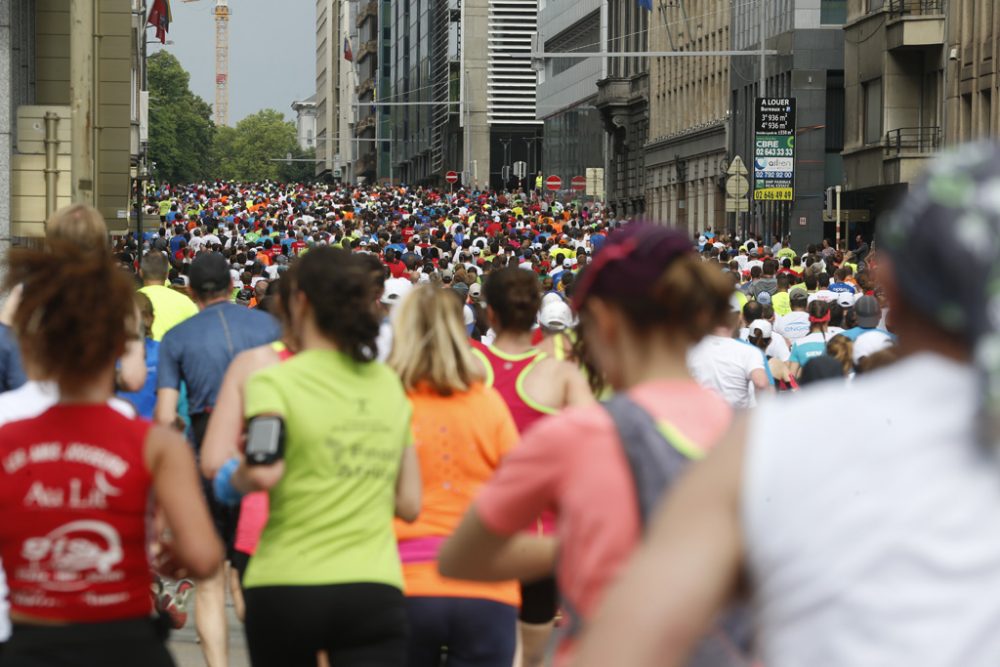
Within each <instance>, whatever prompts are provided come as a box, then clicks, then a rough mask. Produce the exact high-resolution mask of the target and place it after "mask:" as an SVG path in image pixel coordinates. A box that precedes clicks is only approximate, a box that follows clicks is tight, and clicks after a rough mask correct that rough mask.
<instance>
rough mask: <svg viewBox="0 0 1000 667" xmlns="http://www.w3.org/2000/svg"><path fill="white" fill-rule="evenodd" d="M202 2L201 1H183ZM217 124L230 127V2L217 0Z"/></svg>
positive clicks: (215, 111)
mask: <svg viewBox="0 0 1000 667" xmlns="http://www.w3.org/2000/svg"><path fill="white" fill-rule="evenodd" d="M182 1H183V2H200V0H182ZM213 13H214V14H215V108H214V109H213V111H214V116H215V124H216V126H219V127H221V126H223V125H229V0H215V11H214V12H213Z"/></svg>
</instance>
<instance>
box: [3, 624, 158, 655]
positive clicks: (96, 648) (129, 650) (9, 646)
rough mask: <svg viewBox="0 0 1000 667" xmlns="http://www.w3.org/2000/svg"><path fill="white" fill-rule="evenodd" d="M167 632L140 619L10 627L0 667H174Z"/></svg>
mask: <svg viewBox="0 0 1000 667" xmlns="http://www.w3.org/2000/svg"><path fill="white" fill-rule="evenodd" d="M166 635H167V630H166V629H165V628H164V627H163V626H162V625H159V624H157V622H156V621H153V620H150V619H146V618H142V619H132V620H127V621H110V622H107V623H80V624H75V625H51V626H49V625H15V626H14V634H13V635H12V636H11V638H10V641H8V642H7V643H6V644H5V645H3V654H2V655H0V667H48V666H50V665H59V666H60V667H94V666H95V665H100V666H101V667H134V666H135V665H143V667H173V665H174V661H173V659H172V658H171V657H170V653H169V652H168V651H167V647H166V645H165V644H164V641H165V639H166Z"/></svg>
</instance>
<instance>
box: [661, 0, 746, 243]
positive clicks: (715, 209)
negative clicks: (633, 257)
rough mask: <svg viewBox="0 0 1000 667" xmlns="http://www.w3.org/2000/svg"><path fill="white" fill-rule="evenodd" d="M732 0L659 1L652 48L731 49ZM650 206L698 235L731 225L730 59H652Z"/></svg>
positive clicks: (663, 217)
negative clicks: (728, 204)
mask: <svg viewBox="0 0 1000 667" xmlns="http://www.w3.org/2000/svg"><path fill="white" fill-rule="evenodd" d="M729 7H730V2H729V1H728V0H677V2H672V3H666V2H657V3H656V4H654V7H653V13H652V15H651V16H650V19H649V48H650V50H651V51H726V50H728V49H729V43H730V36H729V21H730V18H731V16H730V11H729ZM649 88H650V93H649V142H648V143H647V144H646V157H645V164H646V206H647V210H646V212H647V214H648V215H649V216H650V217H651V218H653V219H654V220H658V221H662V222H668V223H670V224H672V225H677V226H680V227H684V228H686V229H688V231H690V232H691V233H692V234H693V235H695V234H697V233H698V232H702V231H706V230H708V229H722V228H723V226H724V224H725V216H726V213H725V189H724V184H725V178H724V176H725V172H726V168H727V166H728V154H729V147H728V146H727V143H726V140H727V130H728V128H727V123H728V120H729V96H730V95H729V58H726V57H723V56H711V57H708V56H705V57H698V58H693V57H674V58H652V59H651V62H650V65H649Z"/></svg>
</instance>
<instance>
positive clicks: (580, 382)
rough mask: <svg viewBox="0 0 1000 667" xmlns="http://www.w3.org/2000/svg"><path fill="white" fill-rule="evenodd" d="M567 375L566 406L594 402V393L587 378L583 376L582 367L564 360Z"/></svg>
mask: <svg viewBox="0 0 1000 667" xmlns="http://www.w3.org/2000/svg"><path fill="white" fill-rule="evenodd" d="M562 363H563V366H564V367H565V370H564V373H565V375H566V407H573V406H575V405H587V404H588V403H593V402H594V394H593V393H592V392H591V391H590V385H589V384H587V378H585V377H584V376H583V373H582V372H580V369H579V368H578V367H577V366H576V365H575V364H571V363H569V362H567V361H564V362H562Z"/></svg>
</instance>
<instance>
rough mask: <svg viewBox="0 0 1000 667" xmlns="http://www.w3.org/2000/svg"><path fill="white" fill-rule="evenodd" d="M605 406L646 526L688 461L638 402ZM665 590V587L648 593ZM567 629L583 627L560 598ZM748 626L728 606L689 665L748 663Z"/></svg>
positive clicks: (617, 400)
mask: <svg viewBox="0 0 1000 667" xmlns="http://www.w3.org/2000/svg"><path fill="white" fill-rule="evenodd" d="M603 405H604V409H605V410H607V411H608V414H609V415H610V416H611V419H612V421H613V422H614V424H615V429H616V430H617V431H618V439H619V440H620V441H621V443H622V449H623V451H624V453H625V457H626V458H627V459H628V464H629V469H630V470H631V472H632V479H633V481H634V483H635V495H636V501H637V503H638V509H639V520H640V522H641V524H642V526H643V528H644V529H645V527H646V525H647V523H648V522H649V519H650V517H651V516H652V515H653V513H654V512H655V510H656V508H657V506H658V505H659V503H660V500H661V499H662V498H663V494H664V493H665V492H666V491H667V490H668V489H669V488H670V487H671V486H672V485H673V484H674V482H676V481H677V479H679V477H680V475H681V474H682V473H683V472H684V471H685V470H686V469H687V467H688V466H689V465H690V464H691V460H690V459H689V458H688V457H687V456H685V455H684V454H682V453H681V451H680V450H678V449H677V448H676V447H674V446H673V445H672V444H671V443H670V442H669V441H668V440H667V439H666V437H665V436H664V435H663V433H662V432H661V430H660V429H659V427H658V426H657V424H656V421H655V420H654V419H653V417H652V415H650V414H649V413H648V412H647V411H646V410H645V409H644V408H643V407H642V406H640V405H639V404H638V403H636V402H635V401H633V400H632V399H631V398H629V397H628V396H627V395H625V394H617V395H615V396H614V397H612V398H611V399H609V400H607V401H605V402H604V403H603ZM651 594H653V595H655V594H663V595H669V594H670V593H669V591H662V592H651ZM564 611H566V614H567V616H568V617H569V621H570V623H569V628H568V632H569V634H570V635H571V636H572V635H575V634H577V633H578V632H579V631H580V630H581V629H582V628H581V627H580V626H581V619H580V617H579V615H578V614H576V613H575V612H574V610H573V609H572V605H569V604H568V603H566V602H565V601H564ZM751 632H752V627H751V624H750V617H749V614H748V613H747V611H746V610H745V609H742V608H734V609H730V610H729V611H728V612H727V613H726V614H725V615H724V616H723V617H722V618H721V619H720V621H719V622H718V623H717V624H716V627H715V628H714V629H713V630H712V632H711V633H709V634H708V635H706V636H705V638H704V639H703V640H702V642H701V643H700V644H699V645H698V647H697V648H696V649H695V651H694V653H692V655H691V657H690V659H689V660H688V662H687V667H746V666H748V665H750V664H751V663H752V660H751V658H750V643H751Z"/></svg>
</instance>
